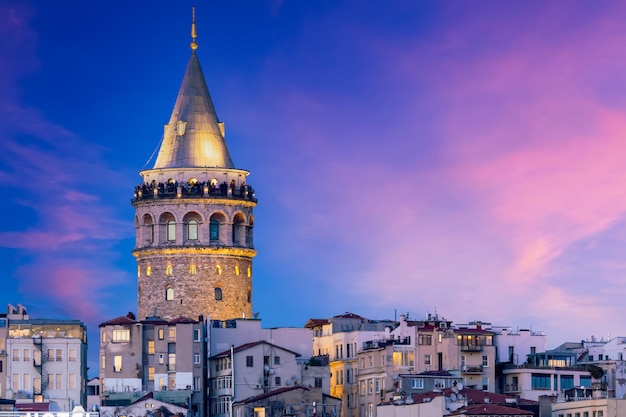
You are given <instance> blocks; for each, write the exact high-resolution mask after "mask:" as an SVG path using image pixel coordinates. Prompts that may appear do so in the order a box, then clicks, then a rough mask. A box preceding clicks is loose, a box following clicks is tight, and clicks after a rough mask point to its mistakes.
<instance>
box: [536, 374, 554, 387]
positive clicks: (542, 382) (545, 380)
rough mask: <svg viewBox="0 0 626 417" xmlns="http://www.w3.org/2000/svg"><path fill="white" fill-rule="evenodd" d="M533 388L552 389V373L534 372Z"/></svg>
mask: <svg viewBox="0 0 626 417" xmlns="http://www.w3.org/2000/svg"><path fill="white" fill-rule="evenodd" d="M532 389H548V390H549V389H550V375H546V374H532Z"/></svg>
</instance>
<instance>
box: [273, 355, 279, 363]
mask: <svg viewBox="0 0 626 417" xmlns="http://www.w3.org/2000/svg"><path fill="white" fill-rule="evenodd" d="M274 365H280V356H274Z"/></svg>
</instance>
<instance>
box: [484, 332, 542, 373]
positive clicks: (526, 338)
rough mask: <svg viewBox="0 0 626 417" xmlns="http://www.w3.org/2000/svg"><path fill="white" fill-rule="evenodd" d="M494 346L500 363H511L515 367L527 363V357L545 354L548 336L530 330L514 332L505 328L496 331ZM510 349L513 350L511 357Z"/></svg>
mask: <svg viewBox="0 0 626 417" xmlns="http://www.w3.org/2000/svg"><path fill="white" fill-rule="evenodd" d="M494 344H495V346H496V349H497V354H498V356H497V361H498V363H505V362H511V361H512V363H513V364H514V365H522V364H524V363H526V360H527V356H528V355H529V354H530V353H533V352H532V351H533V348H534V351H535V352H545V351H546V345H547V336H546V335H545V334H544V333H543V332H533V331H530V330H528V329H522V330H512V329H510V328H504V329H500V330H496V331H494ZM509 347H511V348H513V355H512V357H510V352H509V350H510V349H509Z"/></svg>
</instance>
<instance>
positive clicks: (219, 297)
mask: <svg viewBox="0 0 626 417" xmlns="http://www.w3.org/2000/svg"><path fill="white" fill-rule="evenodd" d="M215 299H216V300H217V301H221V300H222V289H221V288H220V287H216V288H215Z"/></svg>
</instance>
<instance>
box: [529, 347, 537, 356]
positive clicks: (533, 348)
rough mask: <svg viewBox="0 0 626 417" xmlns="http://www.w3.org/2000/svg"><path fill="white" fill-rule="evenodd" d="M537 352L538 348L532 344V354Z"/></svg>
mask: <svg viewBox="0 0 626 417" xmlns="http://www.w3.org/2000/svg"><path fill="white" fill-rule="evenodd" d="M535 353H537V348H536V347H534V346H531V347H530V354H531V355H534V354H535Z"/></svg>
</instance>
